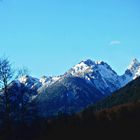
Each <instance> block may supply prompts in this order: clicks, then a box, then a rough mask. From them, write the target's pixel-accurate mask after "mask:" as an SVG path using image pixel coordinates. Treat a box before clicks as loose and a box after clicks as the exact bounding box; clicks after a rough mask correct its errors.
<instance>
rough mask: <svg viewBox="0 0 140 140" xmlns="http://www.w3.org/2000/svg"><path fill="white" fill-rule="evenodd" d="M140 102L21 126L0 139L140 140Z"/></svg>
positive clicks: (37, 120)
mask: <svg viewBox="0 0 140 140" xmlns="http://www.w3.org/2000/svg"><path fill="white" fill-rule="evenodd" d="M139 118H140V101H137V102H132V103H128V104H124V105H120V106H116V107H113V108H111V109H106V110H102V111H98V112H96V113H95V112H93V110H91V109H86V110H85V111H83V112H81V113H78V114H75V115H71V116H67V115H64V114H61V115H60V116H59V117H57V118H53V119H43V118H40V119H39V118H38V119H36V120H34V121H33V122H32V123H31V124H27V123H18V124H15V123H14V125H12V126H11V128H10V129H9V130H10V131H7V130H4V129H3V131H1V134H0V139H1V140H5V139H10V140H25V139H27V140H28V139H29V140H31V139H34V140H46V139H50V140H51V139H56V138H57V139H69V138H70V139H73V138H78V139H82V138H85V139H90V138H92V139H94V138H98V139H100V138H110V139H112V138H113V139H115V138H118V139H119V138H121V139H122V138H127V137H129V138H133V139H135V138H136V137H140V136H139V129H140V121H139Z"/></svg>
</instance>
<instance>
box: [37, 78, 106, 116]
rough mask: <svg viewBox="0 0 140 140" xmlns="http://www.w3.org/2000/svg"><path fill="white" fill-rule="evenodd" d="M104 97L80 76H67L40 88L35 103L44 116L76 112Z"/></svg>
mask: <svg viewBox="0 0 140 140" xmlns="http://www.w3.org/2000/svg"><path fill="white" fill-rule="evenodd" d="M102 98H104V95H103V94H102V93H101V92H100V91H99V90H98V89H96V87H94V86H92V85H90V84H89V83H88V82H86V81H85V80H84V79H82V78H79V77H67V76H65V77H64V78H63V79H61V80H60V81H57V82H56V83H54V84H52V85H51V86H50V87H48V88H45V89H44V88H42V89H40V90H39V95H38V97H37V98H36V99H35V100H34V103H35V105H36V107H37V109H38V111H37V112H39V114H40V115H41V116H43V117H46V116H52V115H58V113H60V112H62V113H70V114H71V113H74V112H77V111H80V110H81V109H83V108H85V107H87V106H88V105H91V104H93V103H95V102H97V101H98V100H100V99H102Z"/></svg>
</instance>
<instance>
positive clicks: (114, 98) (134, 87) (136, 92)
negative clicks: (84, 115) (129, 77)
mask: <svg viewBox="0 0 140 140" xmlns="http://www.w3.org/2000/svg"><path fill="white" fill-rule="evenodd" d="M138 100H140V77H139V78H137V79H136V80H134V81H132V82H130V83H129V84H127V85H126V86H125V87H123V88H121V89H120V90H118V91H116V92H115V93H113V94H112V95H111V96H110V97H107V98H106V99H104V100H103V101H101V102H99V103H97V104H96V105H95V106H94V107H93V108H94V110H102V109H104V108H111V107H113V106H116V105H122V104H126V103H129V102H135V101H138Z"/></svg>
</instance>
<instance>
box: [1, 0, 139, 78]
mask: <svg viewBox="0 0 140 140" xmlns="http://www.w3.org/2000/svg"><path fill="white" fill-rule="evenodd" d="M139 7H140V1H139V0H0V56H3V55H6V56H8V57H9V58H10V60H11V61H12V62H14V63H15V65H16V66H19V67H21V66H27V67H28V68H29V69H30V70H31V72H32V75H33V76H37V77H40V76H41V75H59V74H63V73H64V72H65V71H67V70H68V69H69V68H71V67H72V66H73V65H75V64H77V63H78V62H80V61H81V60H83V59H88V58H91V59H93V60H104V61H106V62H108V63H109V64H110V65H111V66H112V67H113V69H115V70H116V71H117V72H118V73H119V74H122V73H123V71H124V70H125V68H126V67H127V65H128V64H129V63H130V61H131V60H132V59H133V58H138V59H139V60H140V53H139V52H140V8H139Z"/></svg>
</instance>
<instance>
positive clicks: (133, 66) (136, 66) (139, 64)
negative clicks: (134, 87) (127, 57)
mask: <svg viewBox="0 0 140 140" xmlns="http://www.w3.org/2000/svg"><path fill="white" fill-rule="evenodd" d="M139 67H140V62H139V61H138V60H137V59H136V58H135V59H133V60H132V62H131V64H130V65H129V66H128V70H130V71H132V72H134V71H135V70H137V69H139Z"/></svg>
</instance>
